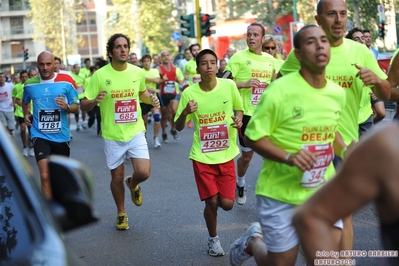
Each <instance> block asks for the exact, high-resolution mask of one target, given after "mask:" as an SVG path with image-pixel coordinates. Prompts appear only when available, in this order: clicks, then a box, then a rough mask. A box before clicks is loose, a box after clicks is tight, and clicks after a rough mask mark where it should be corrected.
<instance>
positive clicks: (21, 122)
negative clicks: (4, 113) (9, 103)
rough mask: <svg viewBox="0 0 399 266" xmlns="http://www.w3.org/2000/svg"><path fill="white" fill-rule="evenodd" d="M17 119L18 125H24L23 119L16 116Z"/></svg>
mask: <svg viewBox="0 0 399 266" xmlns="http://www.w3.org/2000/svg"><path fill="white" fill-rule="evenodd" d="M17 118H18V124H20V125H21V124H23V123H25V118H23V117H19V116H17Z"/></svg>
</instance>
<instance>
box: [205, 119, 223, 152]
mask: <svg viewBox="0 0 399 266" xmlns="http://www.w3.org/2000/svg"><path fill="white" fill-rule="evenodd" d="M199 133H200V140H201V151H202V153H208V152H214V151H221V150H225V149H227V148H228V147H230V139H229V130H228V126H227V124H219V125H211V126H201V127H200V131H199Z"/></svg>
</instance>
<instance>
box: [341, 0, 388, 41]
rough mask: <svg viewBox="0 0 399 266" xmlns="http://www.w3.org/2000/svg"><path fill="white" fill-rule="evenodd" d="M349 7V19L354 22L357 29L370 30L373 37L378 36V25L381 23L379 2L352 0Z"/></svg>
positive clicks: (374, 0)
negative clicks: (378, 8)
mask: <svg viewBox="0 0 399 266" xmlns="http://www.w3.org/2000/svg"><path fill="white" fill-rule="evenodd" d="M346 3H347V5H348V10H349V11H350V12H349V16H348V19H349V20H350V21H353V25H354V26H355V27H359V28H361V29H369V30H370V31H371V32H372V34H373V36H374V37H375V36H376V35H377V24H378V22H379V18H378V10H377V6H378V5H379V4H380V1H379V0H350V1H346Z"/></svg>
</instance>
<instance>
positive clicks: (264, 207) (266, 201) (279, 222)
mask: <svg viewBox="0 0 399 266" xmlns="http://www.w3.org/2000/svg"><path fill="white" fill-rule="evenodd" d="M296 207H297V205H292V204H289V203H285V202H281V201H278V200H275V199H272V198H268V197H264V196H256V208H257V211H258V219H259V222H260V225H261V227H262V232H263V241H264V242H265V244H266V247H267V249H268V250H269V251H271V252H274V253H280V252H285V251H288V250H290V249H292V248H293V247H295V246H296V245H298V244H299V238H298V235H297V234H296V231H295V228H294V227H293V226H292V216H293V215H294V213H295V209H296ZM334 226H335V227H337V228H340V229H342V228H343V223H342V220H339V221H338V222H336V223H335V225H334Z"/></svg>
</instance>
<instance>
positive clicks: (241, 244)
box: [230, 222, 263, 266]
mask: <svg viewBox="0 0 399 266" xmlns="http://www.w3.org/2000/svg"><path fill="white" fill-rule="evenodd" d="M251 237H259V238H261V239H263V236H262V229H261V228H260V224H259V223H258V222H255V223H252V224H251V225H250V226H249V227H248V229H247V230H246V231H245V233H244V234H243V235H242V236H241V237H240V238H239V239H237V240H236V241H234V243H233V244H232V245H231V247H230V264H231V265H233V266H240V265H242V264H243V263H244V261H246V260H247V259H249V258H250V257H252V256H251V255H249V254H248V253H247V252H246V251H245V249H246V248H247V245H248V241H249V240H250V238H251Z"/></svg>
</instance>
